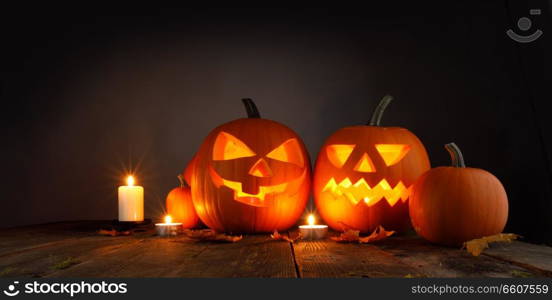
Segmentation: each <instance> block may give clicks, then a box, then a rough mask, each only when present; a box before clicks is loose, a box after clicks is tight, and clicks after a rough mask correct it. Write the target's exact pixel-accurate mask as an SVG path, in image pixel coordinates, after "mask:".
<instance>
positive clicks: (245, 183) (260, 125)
mask: <svg viewBox="0 0 552 300" xmlns="http://www.w3.org/2000/svg"><path fill="white" fill-rule="evenodd" d="M243 101H244V104H245V107H246V110H247V113H248V118H245V119H238V120H235V121H232V122H229V123H226V124H223V125H221V126H219V127H217V128H215V129H214V130H213V131H212V132H211V133H210V134H209V135H208V136H207V138H206V139H205V141H204V142H203V144H202V146H201V147H200V149H199V151H198V152H197V154H196V156H195V157H194V159H193V162H192V163H191V164H190V167H191V168H192V170H191V171H190V170H186V171H185V173H186V174H187V175H188V176H187V177H188V178H189V181H190V183H191V188H192V198H193V202H194V206H195V209H196V212H197V214H198V216H199V218H200V219H201V220H202V221H203V223H205V224H206V225H207V226H209V227H210V228H212V229H215V230H218V231H225V232H272V231H274V230H285V229H287V228H289V227H290V226H292V225H293V224H295V223H296V221H297V219H298V218H299V217H300V216H301V214H302V212H303V210H304V208H305V205H306V203H307V200H308V194H309V191H310V160H309V157H308V154H307V151H306V150H305V146H304V145H303V142H302V141H301V139H300V138H299V136H298V135H297V134H295V133H294V132H293V131H292V130H291V129H289V128H288V127H286V126H284V125H282V124H280V123H278V122H275V121H271V120H267V119H261V118H260V115H259V112H258V111H257V108H256V106H255V104H254V103H253V101H252V100H251V99H244V100H243Z"/></svg>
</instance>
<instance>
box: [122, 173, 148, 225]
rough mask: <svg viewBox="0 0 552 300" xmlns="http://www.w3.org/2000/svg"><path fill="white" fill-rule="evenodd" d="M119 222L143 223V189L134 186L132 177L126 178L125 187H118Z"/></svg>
mask: <svg viewBox="0 0 552 300" xmlns="http://www.w3.org/2000/svg"><path fill="white" fill-rule="evenodd" d="M119 221H121V222H141V221H144V188H143V187H141V186H134V177H133V176H132V175H130V176H128V177H127V185H124V186H120V187H119Z"/></svg>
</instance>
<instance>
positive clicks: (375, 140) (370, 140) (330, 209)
mask: <svg viewBox="0 0 552 300" xmlns="http://www.w3.org/2000/svg"><path fill="white" fill-rule="evenodd" d="M392 99H393V98H392V97H391V96H386V97H384V98H383V99H382V100H381V101H380V103H379V104H378V106H377V107H376V109H375V110H374V113H373V114H372V118H371V120H370V122H369V123H368V124H367V125H359V126H350V127H345V128H341V129H339V130H338V131H336V132H335V133H333V134H332V135H331V136H330V137H329V138H328V139H327V140H326V142H325V143H324V145H323V146H322V148H321V151H320V153H319V154H318V158H317V159H316V166H315V169H314V183H313V186H314V200H315V203H316V207H317V208H318V211H319V212H320V215H321V216H322V218H323V219H324V221H326V223H328V225H330V227H332V228H333V229H334V230H339V231H343V230H346V229H355V230H359V231H361V232H364V233H366V232H372V231H374V230H375V229H376V228H377V227H378V226H379V225H382V226H383V227H385V229H392V230H396V231H404V230H405V229H407V228H408V227H409V226H410V220H409V217H408V199H409V196H410V190H411V189H410V188H411V185H412V184H414V182H415V180H416V179H417V178H418V176H420V175H421V174H423V173H424V172H425V171H427V170H428V169H429V167H430V166H429V159H428V156H427V153H426V150H425V148H424V145H423V144H422V142H421V141H420V140H419V139H418V138H417V137H416V136H415V135H414V134H413V133H412V132H410V131H409V130H407V129H405V128H400V127H382V126H380V120H381V117H382V115H383V112H384V110H385V108H386V107H387V105H388V104H389V103H390V102H391V100H392Z"/></svg>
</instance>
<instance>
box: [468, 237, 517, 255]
mask: <svg viewBox="0 0 552 300" xmlns="http://www.w3.org/2000/svg"><path fill="white" fill-rule="evenodd" d="M519 237H520V236H519V235H517V234H514V233H499V234H495V235H491V236H485V237H482V238H480V239H474V240H471V241H467V242H465V243H464V245H463V246H462V249H464V248H466V250H467V251H468V252H469V253H471V255H473V256H479V255H480V254H481V253H482V252H483V250H485V249H487V248H489V243H497V242H502V243H510V242H512V241H513V240H515V239H517V238H519Z"/></svg>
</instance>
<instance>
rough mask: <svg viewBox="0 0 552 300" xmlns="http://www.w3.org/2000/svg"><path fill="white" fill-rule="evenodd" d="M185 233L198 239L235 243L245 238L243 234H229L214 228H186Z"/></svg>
mask: <svg viewBox="0 0 552 300" xmlns="http://www.w3.org/2000/svg"><path fill="white" fill-rule="evenodd" d="M183 233H184V235H185V236H187V237H189V238H191V239H194V240H198V241H213V242H228V243H235V242H237V241H239V240H241V239H242V238H243V237H242V236H241V235H239V236H237V235H227V234H224V233H218V232H216V231H214V230H212V229H200V230H191V229H185V230H184V231H183Z"/></svg>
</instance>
